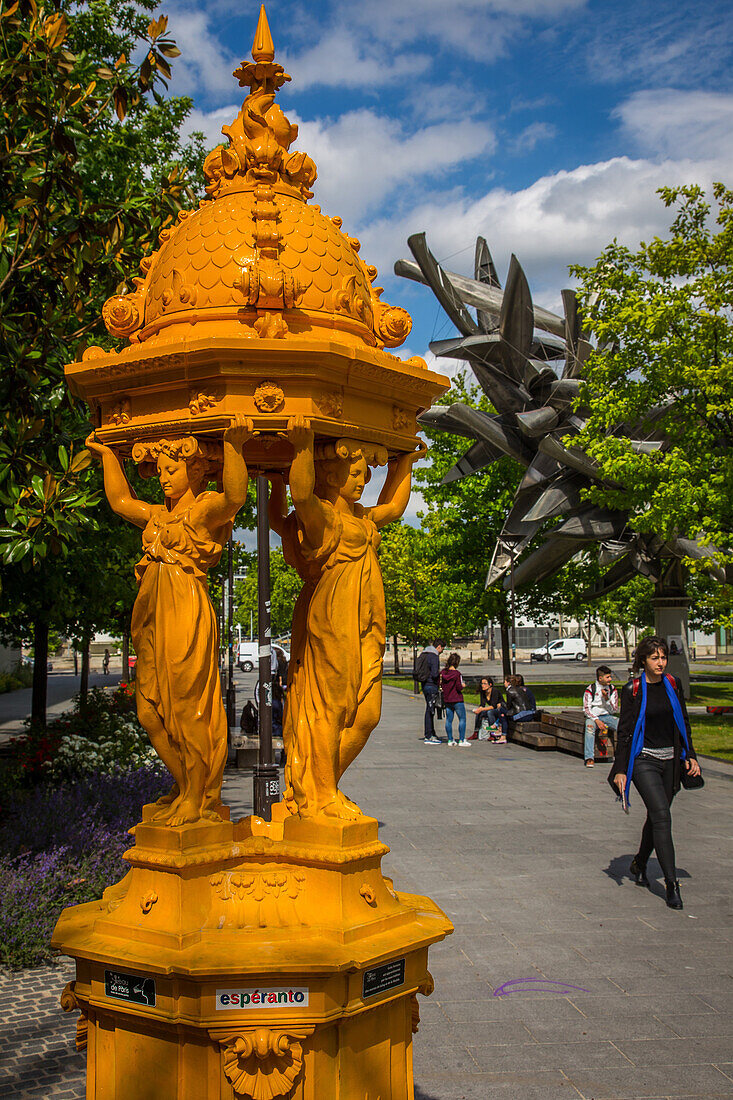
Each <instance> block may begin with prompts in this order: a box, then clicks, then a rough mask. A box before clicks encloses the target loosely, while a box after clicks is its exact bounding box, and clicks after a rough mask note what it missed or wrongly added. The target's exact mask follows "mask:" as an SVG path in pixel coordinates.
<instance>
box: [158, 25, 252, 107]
mask: <svg viewBox="0 0 733 1100" xmlns="http://www.w3.org/2000/svg"><path fill="white" fill-rule="evenodd" d="M209 19H210V15H209V14H208V13H207V12H206V11H205V10H204V9H200V8H197V9H195V10H191V9H189V8H185V7H184V8H173V9H172V10H171V11H170V29H171V35H172V37H173V38H174V39H175V41H176V43H177V44H178V48H179V49H180V51H181V56H180V57H179V58H177V59H176V61H175V64H174V65H173V68H172V71H173V80H172V84H171V90H172V91H173V92H174V93H175V94H177V95H195V94H196V93H204V94H206V95H214V96H220V95H222V94H223V95H226V96H230V95H231V94H232V91H233V90H234V89H235V88H236V87H237V82H236V80H234V78H233V76H232V73H233V72H234V70H235V69H236V68H237V66H238V65H239V63H240V61H241V60H242V58H241V57H239V56H238V55H237V54H234V53H232V52H231V51H230V50H229V49H228V48H227V47H226V46H225V45H223V44H222V42H220V40H219V39H218V38H217V36H216V35H215V34H214V33H213V32H212V30H211V28H210V26H209ZM247 52H248V51H247ZM244 94H246V93H244Z"/></svg>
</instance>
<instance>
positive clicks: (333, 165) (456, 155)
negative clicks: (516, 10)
mask: <svg viewBox="0 0 733 1100" xmlns="http://www.w3.org/2000/svg"><path fill="white" fill-rule="evenodd" d="M238 110H239V105H238V104H232V105H231V106H229V107H219V108H217V109H216V110H215V111H199V110H193V111H192V112H191V114H190V115H189V117H188V119H187V121H186V126H185V132H186V133H192V132H193V131H194V130H200V131H202V132H203V133H204V135H205V137H206V140H207V143H208V144H209V145H216V144H218V143H219V142H222V141H224V140H225V139H224V138H223V137H222V135H221V127H222V126H223V125H225V124H227V125H228V124H229V123H230V122H231V121H232V119H233V118H234V117H235V115H236V113H237V111H238ZM288 116H289V118H290V120H291V121H292V122H297V123H298V126H299V129H300V132H299V135H298V139H297V141H296V142H295V144H294V146H293V148H294V149H302V150H303V151H304V152H306V153H308V154H309V156H311V157H312V158H313V160H314V161H315V162H316V166H317V168H318V180H317V181H316V199H315V201H316V202H318V203H319V204H320V205H321V206H322V207H323V208H324V210H327V211H328V212H329V213H330V214H339V215H340V216H341V217H342V218H344V220H345V222H347V223H348V224H346V225H345V228H346V229H347V230H348V231H349V232H351V233H353V232H354V231H355V226H356V225H357V224H358V223H359V222H360V219H362V218H364V217H365V216H366V214H367V213H368V211H370V210H372V209H374V208H375V207H377V206H381V205H383V204H384V202H385V200H386V199H387V198H388V197H389V196H394V204H395V205H396V206H398V207H399V208H402V207H403V206H404V205H405V202H406V201H407V197H408V196H412V195H413V194H414V193H415V192H416V191H419V190H420V188H421V187H423V190H424V184H425V181H427V180H428V179H431V178H432V177H434V176H436V175H437V174H438V173H440V172H443V171H446V170H447V169H449V168H451V167H453V166H455V165H457V164H461V163H463V162H465V161H468V160H470V159H471V158H473V157H477V156H479V155H481V154H486V153H488V152H491V150H492V149H493V147H494V134H493V131H492V129H491V127H490V126H489V125H488V123H485V122H473V121H471V120H470V119H467V120H465V121H463V122H440V123H436V124H435V125H432V126H425V127H423V128H422V129H418V130H408V128H407V127H405V126H403V125H402V123H400V122H399V121H398V120H396V119H393V118H388V117H386V116H384V115H379V114H377V113H376V112H375V111H372V110H368V109H363V110H359V111H350V112H348V113H347V114H344V115H341V116H340V117H339V118H338V119H336V120H335V121H329V120H327V119H326V120H318V121H312V120H305V121H304V120H302V119H299V118H298V116H297V115H296V114H295V112H293V111H289V112H288ZM408 188H409V190H408Z"/></svg>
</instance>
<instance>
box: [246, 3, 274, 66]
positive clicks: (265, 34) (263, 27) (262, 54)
mask: <svg viewBox="0 0 733 1100" xmlns="http://www.w3.org/2000/svg"><path fill="white" fill-rule="evenodd" d="M252 57H253V59H254V60H255V61H273V60H274V58H275V47H274V45H273V43H272V35H271V34H270V24H269V23H268V22H267V12H266V11H265V5H264V4H263V5H262V7H261V8H260V18H259V19H258V21H257V30H256V31H255V40H254V42H253V43H252Z"/></svg>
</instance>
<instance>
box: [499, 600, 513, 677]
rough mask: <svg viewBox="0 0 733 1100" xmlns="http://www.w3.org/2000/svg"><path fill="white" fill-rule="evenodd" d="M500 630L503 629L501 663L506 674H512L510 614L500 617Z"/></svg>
mask: <svg viewBox="0 0 733 1100" xmlns="http://www.w3.org/2000/svg"><path fill="white" fill-rule="evenodd" d="M499 630H500V631H501V664H502V669H503V671H504V676H511V674H512V650H511V645H510V642H509V616H508V615H501V616H500V617H499Z"/></svg>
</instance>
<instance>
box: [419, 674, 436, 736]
mask: <svg viewBox="0 0 733 1100" xmlns="http://www.w3.org/2000/svg"><path fill="white" fill-rule="evenodd" d="M422 693H423V695H424V696H425V736H426V737H435V704H436V703H437V701H438V685H437V684H430V683H428V684H423V689H422Z"/></svg>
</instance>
